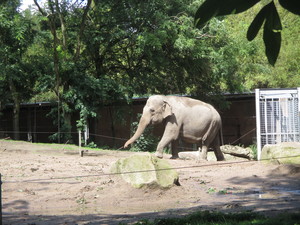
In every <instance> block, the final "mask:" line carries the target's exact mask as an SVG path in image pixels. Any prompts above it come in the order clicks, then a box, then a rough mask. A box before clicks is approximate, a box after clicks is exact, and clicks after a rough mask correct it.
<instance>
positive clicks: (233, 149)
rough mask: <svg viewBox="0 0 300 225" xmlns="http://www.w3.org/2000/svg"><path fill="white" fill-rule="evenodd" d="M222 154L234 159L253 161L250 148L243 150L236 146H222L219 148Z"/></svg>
mask: <svg viewBox="0 0 300 225" xmlns="http://www.w3.org/2000/svg"><path fill="white" fill-rule="evenodd" d="M220 148H221V151H222V152H223V153H224V154H229V155H232V156H235V157H240V158H245V159H249V160H251V159H254V155H253V152H252V149H251V148H243V147H240V146H237V145H223V146H221V147H220Z"/></svg>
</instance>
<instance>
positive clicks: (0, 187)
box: [0, 173, 2, 225]
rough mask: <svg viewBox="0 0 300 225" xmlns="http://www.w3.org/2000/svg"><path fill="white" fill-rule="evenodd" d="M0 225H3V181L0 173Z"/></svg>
mask: <svg viewBox="0 0 300 225" xmlns="http://www.w3.org/2000/svg"><path fill="white" fill-rule="evenodd" d="M0 225H2V179H1V173H0Z"/></svg>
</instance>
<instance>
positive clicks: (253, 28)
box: [247, 6, 268, 41]
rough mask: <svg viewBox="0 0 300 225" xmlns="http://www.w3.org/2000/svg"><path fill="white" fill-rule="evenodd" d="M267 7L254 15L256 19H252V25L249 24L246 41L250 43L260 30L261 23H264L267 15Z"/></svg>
mask: <svg viewBox="0 0 300 225" xmlns="http://www.w3.org/2000/svg"><path fill="white" fill-rule="evenodd" d="M267 8H268V7H267V6H265V7H263V8H262V9H261V10H260V11H259V13H258V14H257V15H256V17H255V18H254V20H253V21H252V23H251V24H250V26H249V28H248V31H247V39H248V40H249V41H252V40H253V39H254V38H255V37H256V35H257V33H258V31H259V29H260V28H261V26H262V24H263V22H264V21H265V19H266V14H267Z"/></svg>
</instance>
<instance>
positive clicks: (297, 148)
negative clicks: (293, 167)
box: [261, 142, 300, 164]
mask: <svg viewBox="0 0 300 225" xmlns="http://www.w3.org/2000/svg"><path fill="white" fill-rule="evenodd" d="M261 160H265V161H271V162H277V163H280V164H300V143H298V142H285V143H280V144H276V145H265V146H264V147H263V149H262V151H261Z"/></svg>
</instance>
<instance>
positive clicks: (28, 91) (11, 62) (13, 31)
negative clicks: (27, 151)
mask: <svg viewBox="0 0 300 225" xmlns="http://www.w3.org/2000/svg"><path fill="white" fill-rule="evenodd" d="M19 5H20V1H19V0H14V1H9V2H8V1H7V2H4V3H2V5H1V9H0V46H1V48H0V58H1V60H0V68H1V69H0V71H1V72H0V77H1V83H2V84H1V86H2V87H4V86H7V87H8V89H7V90H6V89H4V90H3V91H9V93H10V94H9V98H10V99H11V100H12V101H13V134H14V135H13V138H14V139H19V135H20V132H19V129H20V128H19V114H20V103H21V102H22V101H26V100H28V99H29V98H30V96H31V95H32V94H33V93H32V89H33V84H34V82H32V81H33V80H34V79H35V76H34V74H32V73H31V69H32V68H31V65H30V64H29V63H27V62H26V61H25V60H24V55H25V53H26V50H27V49H28V47H29V46H30V45H31V44H32V41H33V39H34V34H35V32H34V30H33V28H32V26H33V24H32V22H31V21H30V20H28V19H27V18H26V17H24V16H23V15H22V14H21V13H20V12H18V7H19ZM4 93H5V92H4ZM7 97H8V96H5V98H7Z"/></svg>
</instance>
